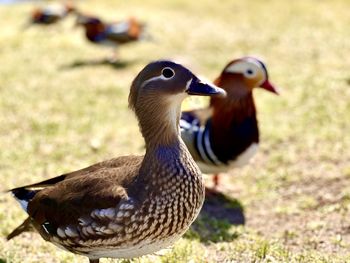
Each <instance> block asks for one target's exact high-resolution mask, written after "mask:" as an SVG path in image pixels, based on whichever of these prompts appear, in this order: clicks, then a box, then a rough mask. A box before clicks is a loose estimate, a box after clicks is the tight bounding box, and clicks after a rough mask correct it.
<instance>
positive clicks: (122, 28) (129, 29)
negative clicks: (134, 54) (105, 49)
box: [76, 14, 145, 48]
mask: <svg viewBox="0 0 350 263" xmlns="http://www.w3.org/2000/svg"><path fill="white" fill-rule="evenodd" d="M76 24H77V25H81V26H83V27H84V29H85V36H86V38H87V39H88V40H89V41H90V42H92V43H94V44H99V45H105V46H110V47H114V48H117V47H118V46H120V45H123V44H127V43H131V42H135V41H138V40H141V39H143V38H144V37H145V25H144V24H143V23H141V22H139V21H138V20H136V19H135V18H133V17H131V18H129V19H128V20H126V21H120V22H117V23H105V22H103V21H102V20H101V19H100V18H98V17H93V16H85V15H81V14H79V15H78V18H77V22H76Z"/></svg>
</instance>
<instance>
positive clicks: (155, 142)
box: [137, 98, 183, 151]
mask: <svg viewBox="0 0 350 263" xmlns="http://www.w3.org/2000/svg"><path fill="white" fill-rule="evenodd" d="M180 99H181V100H182V99H183V98H179V100H180ZM147 104H148V105H147V107H143V108H142V109H140V110H139V111H138V113H137V115H138V117H139V125H140V129H141V133H142V135H143V137H144V139H145V142H146V149H147V150H148V151H149V150H151V149H154V148H156V147H158V146H169V145H174V144H178V143H179V140H180V133H179V119H180V113H181V102H179V101H178V100H177V98H174V99H173V100H172V101H163V102H162V103H161V102H158V103H152V102H149V103H147Z"/></svg>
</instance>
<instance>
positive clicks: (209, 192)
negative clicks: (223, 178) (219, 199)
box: [205, 174, 220, 197]
mask: <svg viewBox="0 0 350 263" xmlns="http://www.w3.org/2000/svg"><path fill="white" fill-rule="evenodd" d="M212 181H213V186H212V187H210V188H209V187H206V188H205V196H206V197H213V196H217V195H219V194H220V192H219V191H218V186H219V174H214V175H213V179H212Z"/></svg>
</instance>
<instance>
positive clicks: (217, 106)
mask: <svg viewBox="0 0 350 263" xmlns="http://www.w3.org/2000/svg"><path fill="white" fill-rule="evenodd" d="M214 83H215V84H216V85H217V86H218V87H221V88H222V89H224V90H225V91H226V92H227V96H226V97H220V98H218V97H217V98H211V99H210V105H209V107H207V108H204V109H198V110H192V111H186V112H183V113H182V116H181V121H180V127H181V136H182V139H183V140H184V142H185V143H186V145H187V147H188V149H189V151H190V153H191V155H192V157H193V158H194V160H195V161H196V162H197V164H198V166H199V167H200V169H201V171H202V172H203V173H210V174H214V177H213V185H214V187H213V188H212V189H207V192H208V193H215V192H217V186H218V184H219V175H218V173H222V172H227V171H228V170H230V169H232V168H236V167H241V166H243V165H245V164H247V163H248V162H249V160H250V159H251V158H252V157H253V156H254V154H255V153H256V151H257V149H258V144H259V128H258V122H257V117H256V109H255V104H254V98H253V89H254V88H255V87H260V88H263V89H265V90H267V91H270V92H272V93H275V94H278V93H277V90H276V88H275V87H274V86H273V85H272V84H271V83H270V82H269V78H268V73H267V69H266V66H265V64H264V63H263V62H262V61H261V60H259V59H257V58H254V57H242V58H239V59H236V60H233V61H231V62H230V63H229V64H228V65H227V66H226V67H225V68H224V70H223V71H222V73H221V74H220V76H219V77H218V78H217V79H216V80H215V82H214Z"/></svg>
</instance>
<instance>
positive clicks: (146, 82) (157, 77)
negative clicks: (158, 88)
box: [141, 67, 175, 89]
mask: <svg viewBox="0 0 350 263" xmlns="http://www.w3.org/2000/svg"><path fill="white" fill-rule="evenodd" d="M168 69H169V70H171V71H172V73H173V75H172V76H171V77H169V78H167V77H165V76H164V75H163V71H164V70H168ZM174 76H175V71H174V70H173V69H172V68H169V67H165V68H163V69H162V73H161V75H159V76H155V77H152V78H149V79H147V80H145V81H144V82H143V83H142V85H141V89H142V88H143V87H144V86H146V85H147V84H148V83H149V82H151V81H154V80H158V79H161V80H170V79H172V78H173V77H174Z"/></svg>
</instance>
